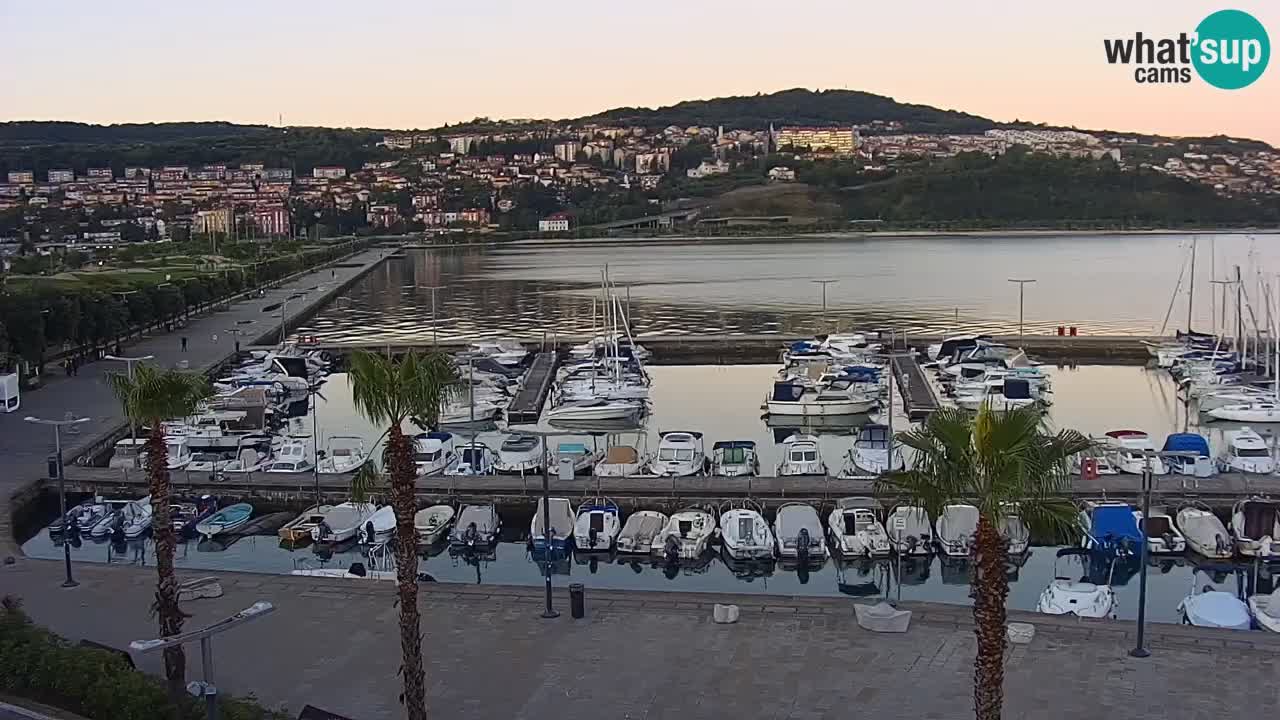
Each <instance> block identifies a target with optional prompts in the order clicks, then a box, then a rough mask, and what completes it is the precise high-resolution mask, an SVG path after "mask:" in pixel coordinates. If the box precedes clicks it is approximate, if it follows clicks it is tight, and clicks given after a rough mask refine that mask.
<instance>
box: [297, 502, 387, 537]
mask: <svg viewBox="0 0 1280 720" xmlns="http://www.w3.org/2000/svg"><path fill="white" fill-rule="evenodd" d="M376 510H377V508H375V507H374V506H373V505H372V504H370V503H355V502H344V503H342V504H341V505H334V506H333V507H331V508H329V511H328V512H326V513H324V518H323V519H322V520H321V521H320V522H319V523H318V524H317V525H316V526H315V527H314V528H312V529H311V539H312V540H314V541H316V542H328V543H340V542H343V541H344V540H350V539H351V538H353V537H355V536H356V533H358V532H360V531H361V530H363V529H364V524H365V522H366V521H368V520H369V518H370V516H372V515H373V513H374V512H375V511H376Z"/></svg>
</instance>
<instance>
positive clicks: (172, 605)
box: [147, 422, 187, 701]
mask: <svg viewBox="0 0 1280 720" xmlns="http://www.w3.org/2000/svg"><path fill="white" fill-rule="evenodd" d="M147 480H148V481H149V483H150V486H151V534H152V536H153V538H154V540H155V546H156V599H155V604H154V606H153V609H154V611H155V613H156V615H157V616H158V617H159V619H160V636H161V637H169V636H171V635H177V634H179V633H181V632H182V621H183V619H184V618H185V617H186V616H185V615H184V614H183V613H182V609H181V608H179V607H178V578H177V577H176V576H174V574H173V552H174V548H175V546H176V545H177V538H175V537H174V534H173V519H172V518H171V517H170V514H169V501H170V497H169V452H168V448H167V447H166V446H165V438H164V431H163V430H162V429H161V427H160V423H159V422H156V423H154V424H153V425H152V427H151V434H150V436H148V438H147ZM164 676H165V679H166V681H167V682H168V685H169V696H170V697H171V698H173V699H174V700H175V701H176V700H177V699H179V698H182V697H185V694H186V684H187V658H186V655H184V654H183V652H182V646H181V645H174V646H173V647H169V648H165V650H164Z"/></svg>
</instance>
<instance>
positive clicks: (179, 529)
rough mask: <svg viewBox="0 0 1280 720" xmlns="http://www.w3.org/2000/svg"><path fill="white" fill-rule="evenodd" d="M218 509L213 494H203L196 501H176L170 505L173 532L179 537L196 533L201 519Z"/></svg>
mask: <svg viewBox="0 0 1280 720" xmlns="http://www.w3.org/2000/svg"><path fill="white" fill-rule="evenodd" d="M217 511H218V501H217V500H215V499H214V498H213V496H211V495H202V496H200V499H199V500H197V501H196V502H194V503H174V504H173V505H171V506H170V507H169V518H170V520H171V521H172V522H173V532H174V533H176V534H177V536H178V537H186V536H188V535H191V534H194V533H195V531H196V525H198V524H200V521H202V520H204V519H205V518H207V517H209V516H210V515H212V514H214V513H215V512H217Z"/></svg>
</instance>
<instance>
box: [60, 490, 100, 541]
mask: <svg viewBox="0 0 1280 720" xmlns="http://www.w3.org/2000/svg"><path fill="white" fill-rule="evenodd" d="M110 509H111V508H110V506H109V505H107V504H106V503H104V502H102V499H101V498H96V499H94V500H89V501H86V502H82V503H80V504H79V505H77V506H75V507H73V508H71V509H70V510H68V511H67V514H66V516H64V517H61V518H58V519H57V520H54V521H53V522H52V523H50V524H49V527H48V530H49V534H50V535H60V534H62V533H64V532H70V533H80V532H86V533H87V532H90V531H91V530H93V526H94V525H97V524H98V523H99V522H101V521H102V518H104V517H106V516H107V513H108V512H109V511H110Z"/></svg>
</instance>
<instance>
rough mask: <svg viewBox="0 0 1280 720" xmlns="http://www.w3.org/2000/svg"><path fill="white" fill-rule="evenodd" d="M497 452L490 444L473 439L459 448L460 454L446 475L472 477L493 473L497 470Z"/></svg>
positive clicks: (447, 469) (446, 471) (445, 472)
mask: <svg viewBox="0 0 1280 720" xmlns="http://www.w3.org/2000/svg"><path fill="white" fill-rule="evenodd" d="M497 459H498V456H497V453H495V452H494V451H493V449H492V448H490V447H489V446H488V445H485V444H484V443H482V442H480V441H479V440H472V441H471V442H470V443H467V444H466V445H463V446H461V447H459V448H458V454H457V455H456V456H455V458H454V461H453V463H452V464H451V465H449V467H448V468H446V469H445V471H444V474H445V475H452V476H459V477H472V476H477V475H493V474H494V473H495V472H497V470H496V466H495V463H496V462H497Z"/></svg>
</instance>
